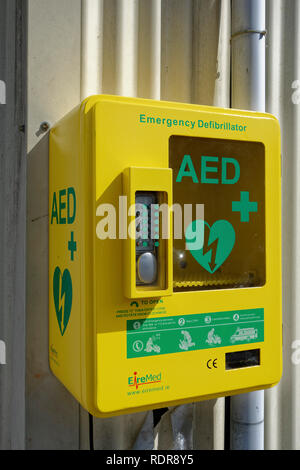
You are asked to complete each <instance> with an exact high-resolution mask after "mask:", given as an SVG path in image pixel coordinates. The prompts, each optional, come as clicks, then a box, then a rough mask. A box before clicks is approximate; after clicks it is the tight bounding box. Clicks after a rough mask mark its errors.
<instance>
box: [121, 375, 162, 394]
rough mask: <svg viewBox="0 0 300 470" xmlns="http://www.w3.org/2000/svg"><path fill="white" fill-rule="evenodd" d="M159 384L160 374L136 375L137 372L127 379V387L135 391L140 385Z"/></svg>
mask: <svg viewBox="0 0 300 470" xmlns="http://www.w3.org/2000/svg"><path fill="white" fill-rule="evenodd" d="M160 382H161V372H160V373H159V374H156V375H155V374H146V375H138V373H137V372H134V373H133V375H132V376H131V377H128V386H129V387H135V388H136V390H137V389H138V388H139V387H140V386H141V385H149V384H157V383H160Z"/></svg>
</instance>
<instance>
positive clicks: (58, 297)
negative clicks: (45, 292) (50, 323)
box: [53, 266, 73, 336]
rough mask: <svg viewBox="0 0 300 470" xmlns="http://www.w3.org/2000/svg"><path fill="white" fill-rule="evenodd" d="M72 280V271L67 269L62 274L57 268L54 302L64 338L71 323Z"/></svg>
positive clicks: (54, 278)
mask: <svg viewBox="0 0 300 470" xmlns="http://www.w3.org/2000/svg"><path fill="white" fill-rule="evenodd" d="M72 298H73V289H72V278H71V274H70V271H69V270H68V269H65V270H64V272H63V274H61V270H60V268H59V267H58V266H57V267H56V268H55V271H54V274H53V300H54V307H55V311H56V317H57V321H58V326H59V329H60V332H61V335H62V336H63V335H64V333H65V331H66V328H67V326H68V323H69V319H70V315H71V309H72Z"/></svg>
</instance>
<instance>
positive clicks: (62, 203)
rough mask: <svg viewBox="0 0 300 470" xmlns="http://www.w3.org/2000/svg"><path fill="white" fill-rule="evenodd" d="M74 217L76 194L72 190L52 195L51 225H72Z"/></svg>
mask: <svg viewBox="0 0 300 470" xmlns="http://www.w3.org/2000/svg"><path fill="white" fill-rule="evenodd" d="M75 217H76V193H75V189H74V188H72V187H71V188H68V189H61V190H60V191H58V192H57V193H56V192H54V193H53V199H52V209H51V224H53V222H56V223H57V224H58V225H65V224H69V225H70V224H73V223H74V221H75Z"/></svg>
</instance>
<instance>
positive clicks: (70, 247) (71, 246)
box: [68, 232, 77, 261]
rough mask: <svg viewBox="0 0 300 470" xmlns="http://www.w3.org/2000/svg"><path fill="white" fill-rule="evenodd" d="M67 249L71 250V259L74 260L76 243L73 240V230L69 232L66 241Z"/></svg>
mask: <svg viewBox="0 0 300 470" xmlns="http://www.w3.org/2000/svg"><path fill="white" fill-rule="evenodd" d="M68 250H69V251H70V252H71V261H74V251H77V243H76V242H75V240H74V232H71V240H70V241H69V242H68Z"/></svg>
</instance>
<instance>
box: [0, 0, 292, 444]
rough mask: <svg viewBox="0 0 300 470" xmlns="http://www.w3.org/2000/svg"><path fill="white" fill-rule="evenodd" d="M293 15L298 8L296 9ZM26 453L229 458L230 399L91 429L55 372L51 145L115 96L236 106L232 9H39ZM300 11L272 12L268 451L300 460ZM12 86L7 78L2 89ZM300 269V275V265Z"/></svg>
mask: <svg viewBox="0 0 300 470" xmlns="http://www.w3.org/2000/svg"><path fill="white" fill-rule="evenodd" d="M287 3H288V8H287ZM28 21H29V27H28V179H27V184H28V186H27V187H28V190H27V198H28V210H27V216H28V230H27V237H28V239H27V377H26V380H27V393H26V447H27V448H29V449H49V448H50V449H66V448H68V449H78V448H89V445H90V442H89V429H90V428H89V425H90V424H92V426H93V439H94V448H95V449H132V448H136V449H153V448H154V449H213V448H214V449H222V448H223V447H224V414H225V412H224V408H225V407H224V399H219V400H214V401H210V402H203V403H198V404H190V405H185V406H181V407H177V408H174V409H169V410H168V411H167V412H166V413H165V414H164V415H163V416H162V419H161V420H160V422H159V424H156V417H157V416H156V415H155V422H154V421H153V413H152V412H149V413H139V414H135V415H128V416H123V417H118V418H112V419H105V420H98V419H94V420H93V422H92V423H89V417H88V416H87V414H86V412H85V411H83V410H82V409H80V407H79V405H78V404H77V403H76V401H75V400H74V399H73V398H72V397H71V396H70V395H69V393H68V392H67V391H66V390H65V389H64V388H63V387H62V386H61V385H60V384H59V383H58V381H57V380H56V379H55V378H54V377H52V375H51V374H50V371H49V367H48V358H47V356H48V354H47V353H48V331H47V328H48V270H47V267H48V264H47V263H48V257H47V256H48V255H47V254H48V245H47V243H48V242H47V238H48V231H47V224H48V136H47V134H43V133H42V132H41V130H40V124H41V122H43V121H48V122H49V123H50V124H52V123H54V122H56V121H57V120H58V119H60V118H61V117H62V116H63V115H64V114H66V113H67V112H68V111H69V110H70V109H71V108H73V107H74V106H75V105H77V104H78V103H79V102H80V100H81V99H83V98H84V97H86V96H88V95H89V94H94V93H112V94H119V95H127V96H139V97H147V98H158V99H167V100H175V101H185V102H192V103H199V104H208V105H220V106H225V107H226V106H230V35H231V2H230V0H194V1H192V0H184V1H183V0H139V1H138V0H82V1H81V0H51V1H49V0H28ZM299 24H300V2H299V0H288V2H287V1H286V0H267V30H268V35H267V110H268V111H271V112H273V113H274V114H276V115H277V116H278V117H279V118H280V121H281V125H282V130H283V189H284V196H283V233H284V247H283V248H284V270H283V273H284V325H283V328H284V375H283V379H282V382H281V384H280V385H279V386H277V387H276V388H275V389H274V390H271V391H268V392H266V394H265V397H266V398H265V400H266V404H265V405H266V407H265V408H266V419H265V446H266V448H269V449H270V448H273V449H281V448H283V449H292V448H293V449H300V419H299V418H300V416H299V413H300V406H299V401H300V395H299V393H298V392H297V390H299V385H300V373H299V370H300V369H299V368H300V364H299V363H300V354H297V352H298V348H299V347H300V320H299V317H298V315H297V312H298V310H299V306H300V305H299V304H300V297H299V289H298V288H297V287H298V284H299V276H300V271H299V268H298V260H300V241H299V240H300V238H298V237H297V233H298V225H299V223H300V216H299V214H300V211H299V210H298V208H299V204H300V193H299V189H298V187H299V185H298V181H297V179H298V178H299V177H300V165H299V155H300V152H299V150H300V132H299V130H300V128H299V124H300V123H299V109H300V108H299V104H300V91H299V87H300V51H299V47H300V29H299ZM0 78H1V77H0ZM299 264H300V263H299ZM154 424H156V426H154Z"/></svg>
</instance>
